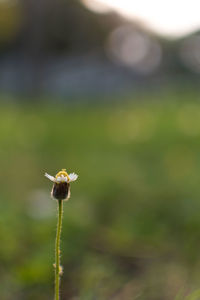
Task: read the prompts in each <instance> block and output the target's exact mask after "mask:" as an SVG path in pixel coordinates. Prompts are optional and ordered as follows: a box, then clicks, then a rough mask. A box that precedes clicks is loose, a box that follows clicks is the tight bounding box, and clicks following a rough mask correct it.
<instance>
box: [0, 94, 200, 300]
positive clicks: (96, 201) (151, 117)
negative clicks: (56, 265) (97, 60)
mask: <svg viewBox="0 0 200 300" xmlns="http://www.w3.org/2000/svg"><path fill="white" fill-rule="evenodd" d="M162 97H167V98H168V101H166V102H164V103H162V104H161V103H160V98H162ZM199 114H200V104H199V102H198V98H197V95H193V96H192V95H185V97H184V100H183V99H182V97H181V99H180V98H178V97H177V96H176V97H175V96H174V95H173V94H172V93H171V94H168V95H167V96H166V95H160V97H159V96H158V95H157V97H153V99H149V96H148V97H147V96H143V98H141V102H140V103H137V102H136V103H132V102H131V98H130V99H126V101H124V103H123V105H122V104H121V103H118V104H113V105H108V106H106V107H105V105H90V106H86V105H84V106H82V107H81V106H78V107H75V106H69V105H54V104H51V105H48V106H47V105H46V103H40V105H35V106H33V105H26V104H23V105H12V106H11V105H8V104H4V105H2V107H1V117H0V119H1V126H0V139H1V141H0V143H1V155H0V164H1V190H0V199H1V202H0V205H1V209H0V222H1V226H0V240H1V247H0V258H1V269H0V277H1V299H6V300H7V299H18V298H19V299H35V298H37V299H51V298H52V297H53V282H54V270H53V266H52V265H53V262H54V239H55V233H56V215H57V213H56V201H55V200H52V199H51V198H50V191H51V187H52V184H51V182H50V181H48V180H47V179H46V178H45V177H44V173H45V171H47V172H49V173H50V174H52V175H54V174H55V173H56V172H57V171H58V170H60V169H61V168H63V167H66V168H67V170H68V171H69V172H71V171H75V172H77V173H78V174H79V179H78V181H77V182H75V183H73V184H72V186H71V190H72V191H71V192H72V195H71V199H70V200H69V202H65V205H64V222H63V231H62V254H61V260H62V264H63V267H64V275H63V278H62V297H63V299H175V296H176V295H177V294H178V292H179V291H180V290H181V289H182V288H184V289H186V291H187V292H188V291H189V290H190V291H192V290H193V289H195V288H197V287H198V286H199V284H200V270H199V264H200V256H199V247H200V245H199V241H200V201H199V194H200V190H199V168H200V159H199V151H200V140H199V136H200V124H199Z"/></svg>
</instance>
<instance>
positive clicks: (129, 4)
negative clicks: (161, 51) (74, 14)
mask: <svg viewBox="0 0 200 300" xmlns="http://www.w3.org/2000/svg"><path fill="white" fill-rule="evenodd" d="M82 2H83V3H84V4H85V5H86V6H87V7H88V8H89V9H91V10H93V11H96V12H99V13H103V12H105V10H106V7H107V8H110V9H114V10H115V11H117V12H118V13H120V14H121V15H123V16H125V17H127V18H129V19H134V20H136V21H139V22H140V23H143V24H144V25H145V26H146V27H148V28H150V29H151V30H153V31H155V32H156V33H158V34H161V35H165V36H168V37H174V38H176V37H180V36H184V35H186V34H189V33H191V32H193V31H195V30H198V29H199V28H200V13H199V12H200V1H199V0H184V1H183V0H168V1H161V0H82ZM101 5H102V7H101Z"/></svg>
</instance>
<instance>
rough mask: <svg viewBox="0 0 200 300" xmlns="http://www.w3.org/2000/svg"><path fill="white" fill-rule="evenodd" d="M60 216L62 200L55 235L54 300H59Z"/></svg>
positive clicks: (59, 201) (59, 202) (59, 205)
mask: <svg viewBox="0 0 200 300" xmlns="http://www.w3.org/2000/svg"><path fill="white" fill-rule="evenodd" d="M62 214H63V200H58V224H57V234H56V251H55V252H56V253H55V259H56V266H55V267H56V268H55V300H59V287H60V235H61V228H62Z"/></svg>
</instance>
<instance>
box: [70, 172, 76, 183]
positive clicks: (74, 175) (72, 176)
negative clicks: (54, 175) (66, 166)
mask: <svg viewBox="0 0 200 300" xmlns="http://www.w3.org/2000/svg"><path fill="white" fill-rule="evenodd" d="M77 178H78V175H77V174H75V173H71V174H69V182H71V181H75V180H76V179H77Z"/></svg>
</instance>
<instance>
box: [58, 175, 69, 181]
mask: <svg viewBox="0 0 200 300" xmlns="http://www.w3.org/2000/svg"><path fill="white" fill-rule="evenodd" d="M55 181H56V182H57V183H59V182H67V177H65V176H63V175H61V176H59V177H57V178H56V179H55Z"/></svg>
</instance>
